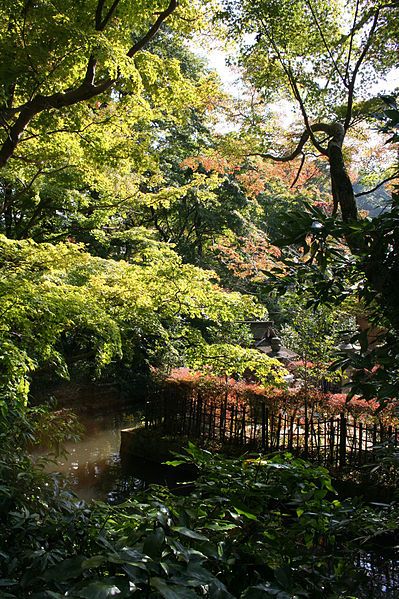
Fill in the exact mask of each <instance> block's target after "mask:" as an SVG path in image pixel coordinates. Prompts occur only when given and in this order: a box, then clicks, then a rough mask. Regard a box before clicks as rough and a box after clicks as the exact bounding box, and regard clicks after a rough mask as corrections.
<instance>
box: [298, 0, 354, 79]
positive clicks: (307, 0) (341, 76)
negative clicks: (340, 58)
mask: <svg viewBox="0 0 399 599" xmlns="http://www.w3.org/2000/svg"><path fill="white" fill-rule="evenodd" d="M306 4H307V5H308V6H309V8H310V12H311V13H312V17H313V20H314V22H315V23H316V27H317V29H318V30H319V33H320V36H321V39H322V40H323V44H324V46H325V48H326V50H327V52H328V55H329V57H330V58H331V62H332V63H333V65H334V69H335V70H336V72H337V73H338V76H339V78H340V79H341V81H342V83H343V84H344V86H345V87H347V83H346V81H345V78H344V77H343V75H342V74H341V71H340V70H339V68H338V65H337V63H336V61H335V58H334V56H333V54H332V52H331V50H330V47H329V45H328V44H327V40H326V37H325V35H324V33H323V30H322V28H321V26H320V23H319V20H318V18H317V15H316V13H315V11H314V9H313V5H312V3H311V1H310V0H306Z"/></svg>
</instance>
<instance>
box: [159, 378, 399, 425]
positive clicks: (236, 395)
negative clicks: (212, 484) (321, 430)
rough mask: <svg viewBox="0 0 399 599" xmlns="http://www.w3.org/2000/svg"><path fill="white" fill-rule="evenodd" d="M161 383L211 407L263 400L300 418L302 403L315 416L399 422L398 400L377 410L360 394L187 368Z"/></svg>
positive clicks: (240, 404)
mask: <svg viewBox="0 0 399 599" xmlns="http://www.w3.org/2000/svg"><path fill="white" fill-rule="evenodd" d="M165 384H166V385H167V386H168V387H169V388H170V389H174V390H175V392H176V393H177V394H178V393H183V394H187V395H192V394H196V395H198V394H201V396H202V398H203V399H206V400H210V401H213V402H214V405H215V407H216V408H217V407H218V404H219V405H221V403H222V402H225V401H226V400H227V403H228V405H234V406H237V407H239V408H243V407H244V406H246V407H248V408H251V407H252V408H256V406H257V405H260V404H261V403H263V402H264V403H265V404H266V406H267V408H268V409H269V410H270V411H272V412H274V413H278V412H281V413H284V414H288V415H290V416H295V417H298V418H301V417H303V416H304V410H305V405H306V407H307V412H308V415H309V416H311V415H313V417H315V418H317V417H320V418H332V417H337V416H339V415H340V414H344V415H346V416H348V417H351V418H354V419H357V420H360V421H362V422H364V423H371V422H382V423H384V424H387V425H388V424H393V425H398V424H399V417H398V416H397V414H396V412H397V409H398V405H399V404H398V403H395V404H393V403H392V404H390V405H389V406H387V407H385V408H384V409H382V410H381V409H380V405H379V403H378V402H377V401H375V400H371V401H366V400H365V399H361V398H360V397H353V398H352V399H350V400H348V395H347V394H346V393H323V392H322V391H315V390H308V391H305V390H304V389H303V388H299V389H274V390H270V389H266V388H264V387H262V386H261V385H259V384H256V383H251V382H247V381H236V380H235V379H232V378H230V379H227V380H224V379H222V378H219V377H216V376H211V375H203V374H201V373H199V372H193V371H191V370H189V369H188V368H176V369H174V370H172V372H171V373H170V375H169V376H168V378H167V379H166V380H165Z"/></svg>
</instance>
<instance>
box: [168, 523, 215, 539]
mask: <svg viewBox="0 0 399 599" xmlns="http://www.w3.org/2000/svg"><path fill="white" fill-rule="evenodd" d="M171 529H172V530H174V531H175V532H177V533H178V534H180V535H183V536H185V537H188V538H189V539H196V540H197V541H209V539H208V538H207V537H205V536H204V535H202V534H200V533H199V532H196V531H195V530H191V529H190V528H186V527H185V526H172V527H171Z"/></svg>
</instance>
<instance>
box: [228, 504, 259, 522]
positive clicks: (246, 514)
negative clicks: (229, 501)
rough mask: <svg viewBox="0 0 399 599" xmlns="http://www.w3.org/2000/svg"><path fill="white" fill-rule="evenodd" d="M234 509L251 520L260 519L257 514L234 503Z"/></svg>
mask: <svg viewBox="0 0 399 599" xmlns="http://www.w3.org/2000/svg"><path fill="white" fill-rule="evenodd" d="M234 509H235V511H236V512H237V514H240V516H245V517H246V518H248V519H249V520H257V519H258V518H257V517H256V516H255V514H251V513H250V512H247V511H246V510H243V509H241V508H239V507H237V506H236V505H234Z"/></svg>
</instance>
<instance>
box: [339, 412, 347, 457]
mask: <svg viewBox="0 0 399 599" xmlns="http://www.w3.org/2000/svg"><path fill="white" fill-rule="evenodd" d="M345 463H346V418H345V415H344V414H341V417H340V427H339V467H340V468H343V467H344V466H345Z"/></svg>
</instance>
